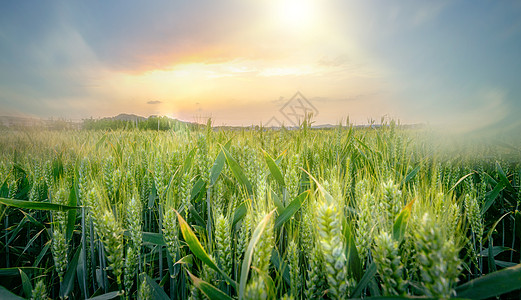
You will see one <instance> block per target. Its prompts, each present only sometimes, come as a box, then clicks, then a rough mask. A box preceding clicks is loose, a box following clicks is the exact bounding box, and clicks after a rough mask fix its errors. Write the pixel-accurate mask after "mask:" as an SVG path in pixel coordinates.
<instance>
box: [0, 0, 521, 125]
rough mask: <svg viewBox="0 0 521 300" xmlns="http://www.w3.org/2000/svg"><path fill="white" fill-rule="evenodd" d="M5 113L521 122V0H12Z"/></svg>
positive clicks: (3, 49)
mask: <svg viewBox="0 0 521 300" xmlns="http://www.w3.org/2000/svg"><path fill="white" fill-rule="evenodd" d="M1 6H2V9H0V115H25V116H35V117H43V118H47V117H51V116H52V117H67V118H74V119H81V118H87V117H90V116H93V117H103V116H112V115H117V114H119V113H121V112H125V113H135V114H138V115H144V116H147V115H151V114H159V115H167V116H172V117H175V118H178V119H181V120H185V121H197V120H199V119H201V118H206V117H212V119H213V120H214V122H215V123H216V124H218V125H220V124H228V125H251V124H259V123H261V122H263V123H265V122H267V121H268V120H269V119H270V118H271V117H273V116H276V117H277V118H281V117H280V112H279V109H280V108H281V107H282V106H283V105H284V104H285V103H286V101H287V100H289V99H290V98H291V97H292V96H293V95H294V94H295V92H296V91H300V92H302V94H303V95H304V96H305V97H306V98H307V99H308V100H309V101H310V102H311V103H312V105H313V106H315V107H316V109H317V110H318V112H319V114H318V115H317V116H316V118H315V121H316V124H324V123H331V124H335V123H337V122H338V121H340V120H341V119H345V117H346V116H348V115H349V116H350V119H351V121H355V122H357V123H364V122H367V120H368V118H375V119H378V120H379V119H380V117H381V116H382V115H388V116H390V117H392V118H398V119H400V120H401V121H402V123H430V124H448V125H450V126H452V127H454V128H460V129H462V130H481V129H494V128H502V129H517V128H519V127H521V121H520V118H519V116H520V115H521V99H520V95H521V88H520V87H521V55H519V53H521V18H519V16H520V15H521V2H519V1H319V0H302V1H296V0H283V1H275V0H262V1H261V0H258V1H254V0H249V1H238V0H225V1H197V2H194V1H154V2H137V1H110V2H105V1H86V2H69V1H45V2H36V1H34V2H25V1H23V2H22V1H9V2H4V3H2V4H1Z"/></svg>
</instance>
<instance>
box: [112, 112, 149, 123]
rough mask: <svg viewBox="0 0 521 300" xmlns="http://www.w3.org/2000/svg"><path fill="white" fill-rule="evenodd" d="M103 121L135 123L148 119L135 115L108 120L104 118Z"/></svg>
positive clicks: (118, 116)
mask: <svg viewBox="0 0 521 300" xmlns="http://www.w3.org/2000/svg"><path fill="white" fill-rule="evenodd" d="M103 119H111V120H120V121H132V122H135V121H138V122H139V121H144V120H146V119H147V118H145V117H142V116H138V115H134V114H119V115H117V116H115V117H107V118H103Z"/></svg>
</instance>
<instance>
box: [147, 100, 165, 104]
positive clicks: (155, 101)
mask: <svg viewBox="0 0 521 300" xmlns="http://www.w3.org/2000/svg"><path fill="white" fill-rule="evenodd" d="M161 103H163V101H159V100H150V101H147V104H152V105H154V104H161Z"/></svg>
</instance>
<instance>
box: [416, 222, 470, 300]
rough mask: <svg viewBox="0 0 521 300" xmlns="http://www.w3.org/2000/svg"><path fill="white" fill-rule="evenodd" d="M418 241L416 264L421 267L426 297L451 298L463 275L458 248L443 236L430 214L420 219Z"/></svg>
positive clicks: (440, 228) (452, 241)
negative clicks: (461, 274) (460, 275)
mask: <svg viewBox="0 0 521 300" xmlns="http://www.w3.org/2000/svg"><path fill="white" fill-rule="evenodd" d="M415 239H416V248H417V249H416V251H417V253H416V261H417V263H418V265H419V269H420V276H421V285H422V286H423V288H424V292H425V295H426V296H429V297H439V298H444V299H446V298H450V297H452V296H454V295H455V291H454V287H455V286H456V283H457V281H458V275H459V274H460V272H461V262H460V259H459V258H458V252H459V249H458V248H457V247H456V245H455V242H454V240H453V239H452V238H451V237H448V236H446V235H444V234H443V229H442V226H441V225H440V224H437V223H436V222H435V221H434V220H433V219H432V218H431V217H430V215H429V214H428V213H425V214H424V216H423V218H422V219H421V220H420V223H419V226H418V230H417V232H416V234H415Z"/></svg>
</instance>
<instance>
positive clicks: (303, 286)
mask: <svg viewBox="0 0 521 300" xmlns="http://www.w3.org/2000/svg"><path fill="white" fill-rule="evenodd" d="M508 142H509V141H506V144H508ZM503 144H504V143H503ZM503 144H500V143H488V142H487V143H485V142H480V141H473V140H468V141H467V140H465V141H458V142H452V143H450V144H444V142H443V138H441V137H439V136H436V135H435V134H433V133H432V132H429V130H427V129H424V128H406V127H403V126H400V125H397V124H396V123H394V122H390V123H387V124H384V125H382V126H379V127H377V128H372V127H369V128H356V127H353V126H338V127H337V128H334V129H320V130H317V129H311V128H309V127H308V126H305V124H304V126H301V128H300V129H298V130H287V129H280V130H265V129H262V128H260V129H258V130H253V129H252V130H247V129H242V130H217V129H213V128H212V127H211V126H210V125H208V126H206V127H200V128H176V130H165V131H153V130H116V131H102V130H92V131H90V130H75V131H41V130H34V131H31V130H29V131H14V130H12V131H8V130H6V131H2V132H1V136H0V185H1V186H0V197H1V198H0V203H1V204H2V205H1V208H0V209H1V211H0V213H1V214H0V217H1V218H0V219H1V220H2V221H1V223H2V224H1V230H2V232H1V235H0V243H1V245H2V250H1V251H2V253H1V254H2V255H1V256H0V278H1V287H0V295H1V296H2V298H5V299H8V298H9V297H11V298H13V299H16V298H19V297H23V298H31V299H48V298H52V299H58V298H61V299H65V298H69V299H87V298H95V299H112V298H120V299H206V298H209V299H346V298H378V299H386V297H394V298H392V299H398V298H410V297H415V298H420V299H431V298H432V299H434V298H435V299H439V298H443V299H446V298H453V297H456V298H470V299H486V298H490V297H496V296H499V297H501V298H505V299H510V298H512V299H519V295H520V293H519V289H520V288H521V265H520V264H519V263H520V255H519V253H520V240H521V214H520V212H519V211H518V210H519V203H520V201H521V197H520V186H521V182H520V181H521V165H520V163H521V156H520V151H519V148H517V147H516V145H513V146H509V147H507V146H505V145H503Z"/></svg>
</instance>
